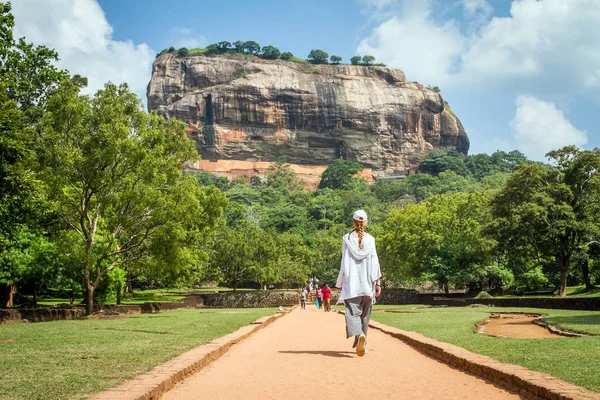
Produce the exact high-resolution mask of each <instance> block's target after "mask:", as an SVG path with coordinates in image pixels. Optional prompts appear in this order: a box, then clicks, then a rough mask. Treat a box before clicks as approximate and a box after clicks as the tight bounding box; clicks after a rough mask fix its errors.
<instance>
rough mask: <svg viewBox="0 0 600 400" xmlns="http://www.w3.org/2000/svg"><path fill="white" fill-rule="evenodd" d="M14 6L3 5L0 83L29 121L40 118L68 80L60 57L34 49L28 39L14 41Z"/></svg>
mask: <svg viewBox="0 0 600 400" xmlns="http://www.w3.org/2000/svg"><path fill="white" fill-rule="evenodd" d="M10 11H11V5H10V2H8V3H0V83H1V84H2V85H3V88H2V90H3V91H6V93H7V95H8V100H11V101H14V102H16V106H17V108H18V109H19V110H21V111H23V112H24V117H25V118H26V120H27V121H26V122H29V123H30V122H34V121H36V120H37V119H39V117H40V115H41V110H42V108H43V105H44V103H45V100H46V98H47V96H48V93H49V92H50V91H51V90H52V89H54V88H55V87H56V86H57V85H58V83H59V82H61V81H62V80H64V79H67V78H68V77H69V75H68V73H67V72H66V71H64V70H59V69H57V68H56V67H55V62H56V61H58V54H57V53H56V52H55V51H54V50H51V49H49V48H47V47H45V46H34V45H33V44H32V43H27V42H26V40H25V38H20V39H18V40H15V39H14V37H13V29H14V26H15V20H14V16H13V15H12V14H11V12H10Z"/></svg>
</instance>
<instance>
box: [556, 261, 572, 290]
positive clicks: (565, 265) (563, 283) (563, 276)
mask: <svg viewBox="0 0 600 400" xmlns="http://www.w3.org/2000/svg"><path fill="white" fill-rule="evenodd" d="M570 264H571V257H568V256H563V257H561V263H560V289H559V290H558V295H559V296H560V297H566V296H567V276H568V275H569V266H570Z"/></svg>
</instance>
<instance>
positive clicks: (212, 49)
mask: <svg viewBox="0 0 600 400" xmlns="http://www.w3.org/2000/svg"><path fill="white" fill-rule="evenodd" d="M220 53H221V50H220V49H219V45H218V44H217V43H213V44H209V45H208V46H206V51H205V52H204V54H206V55H207V56H212V55H215V54H220Z"/></svg>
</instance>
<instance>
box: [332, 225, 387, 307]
mask: <svg viewBox="0 0 600 400" xmlns="http://www.w3.org/2000/svg"><path fill="white" fill-rule="evenodd" d="M343 242H344V243H343V246H342V264H341V266H340V274H339V275H338V280H337V283H336V284H335V286H336V287H338V288H341V289H342V292H341V293H340V297H339V298H338V304H339V303H342V302H343V301H344V300H346V299H351V298H353V297H359V296H369V297H372V298H373V301H374V300H375V295H374V292H375V291H374V289H375V282H376V281H377V279H379V278H381V268H380V266H379V258H377V250H376V249H375V238H374V237H373V236H371V235H369V234H368V233H365V234H364V236H363V246H364V249H363V250H361V249H360V248H359V247H358V237H353V236H352V235H351V234H346V235H344V237H343Z"/></svg>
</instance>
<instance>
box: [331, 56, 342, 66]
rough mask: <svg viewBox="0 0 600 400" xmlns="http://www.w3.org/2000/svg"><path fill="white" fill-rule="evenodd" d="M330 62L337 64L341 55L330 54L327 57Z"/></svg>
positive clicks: (340, 59)
mask: <svg viewBox="0 0 600 400" xmlns="http://www.w3.org/2000/svg"><path fill="white" fill-rule="evenodd" d="M329 60H330V61H331V63H332V64H339V63H340V62H341V61H342V57H340V56H331V57H330V58H329Z"/></svg>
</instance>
